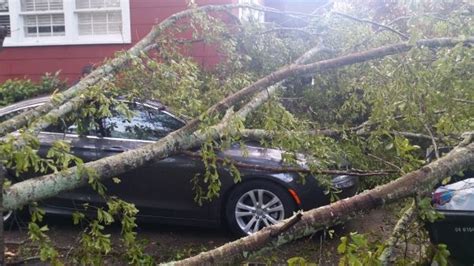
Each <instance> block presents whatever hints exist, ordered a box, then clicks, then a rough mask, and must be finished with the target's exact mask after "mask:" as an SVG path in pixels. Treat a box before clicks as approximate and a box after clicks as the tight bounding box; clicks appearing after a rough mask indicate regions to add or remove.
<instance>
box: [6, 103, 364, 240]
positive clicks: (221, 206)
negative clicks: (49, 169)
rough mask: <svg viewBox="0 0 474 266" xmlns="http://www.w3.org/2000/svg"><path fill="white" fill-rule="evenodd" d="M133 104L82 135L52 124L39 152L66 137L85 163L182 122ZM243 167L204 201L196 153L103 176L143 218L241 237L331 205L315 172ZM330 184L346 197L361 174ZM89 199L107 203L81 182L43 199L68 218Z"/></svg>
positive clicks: (276, 155)
mask: <svg viewBox="0 0 474 266" xmlns="http://www.w3.org/2000/svg"><path fill="white" fill-rule="evenodd" d="M46 101H48V97H43V98H37V99H32V100H27V101H23V102H20V103H16V104H13V105H10V106H8V107H5V108H2V109H0V121H1V120H2V119H3V120H6V119H8V118H9V117H12V116H13V115H16V114H18V113H20V112H23V111H25V110H27V109H31V108H34V107H36V106H39V105H42V104H44V103H45V102H46ZM128 104H129V107H130V109H131V111H133V116H132V117H131V118H130V117H129V118H127V117H126V116H124V115H122V114H120V113H119V112H114V114H113V115H112V116H111V117H108V118H104V119H100V120H97V121H95V122H96V123H97V124H98V125H99V126H98V127H97V128H96V129H93V130H89V131H88V132H87V133H86V134H85V135H84V134H78V132H77V127H75V126H73V125H67V123H66V125H64V123H59V125H53V126H50V127H49V128H47V129H46V130H45V131H44V132H41V133H40V134H39V135H38V137H39V140H40V144H41V148H40V150H39V153H40V154H41V155H45V154H46V152H47V150H48V149H49V148H50V147H51V145H52V144H53V143H54V142H55V141H57V140H65V141H67V142H69V143H70V144H71V150H72V152H73V153H74V154H75V155H77V156H79V157H80V158H82V159H83V160H84V161H86V162H87V161H93V160H97V159H100V158H103V157H107V156H112V155H115V154H118V153H121V152H123V151H127V150H130V149H135V148H138V147H140V146H142V145H146V144H149V143H152V142H154V141H157V140H159V139H161V138H163V137H164V136H166V135H167V134H169V133H170V132H172V131H174V130H177V129H179V128H181V127H182V126H184V125H185V122H184V121H182V120H180V119H179V118H178V117H177V116H175V115H173V114H172V113H170V112H169V111H167V110H166V108H165V107H164V106H163V105H162V104H160V103H158V102H155V101H146V102H145V103H128ZM243 150H244V151H245V152H244V151H243ZM282 154H283V151H282V150H278V149H270V148H263V147H260V146H258V145H256V144H253V145H246V146H245V147H244V149H242V147H240V146H239V145H238V144H235V145H233V146H232V147H230V148H229V149H227V150H225V151H223V152H220V153H219V154H218V156H219V157H228V158H230V159H232V160H235V161H238V162H242V163H246V164H253V165H262V166H275V167H281V166H282ZM239 170H240V174H241V181H240V182H237V183H235V182H234V180H233V178H232V176H231V174H230V171H229V169H228V168H226V167H222V166H220V167H219V168H218V172H219V175H220V178H221V179H220V180H221V183H222V185H221V192H220V197H219V198H218V199H216V200H213V201H211V202H209V203H204V204H203V205H202V206H200V205H199V204H197V203H196V202H195V200H194V195H195V193H194V191H193V185H192V184H191V182H190V180H191V179H192V178H193V177H194V176H196V174H203V173H204V171H205V170H204V165H203V163H202V161H201V160H200V159H199V158H195V157H194V156H190V155H186V154H178V155H175V156H171V157H168V158H166V159H163V160H159V161H155V162H152V163H149V164H147V165H144V166H142V167H140V168H138V169H135V170H132V171H129V172H127V173H124V174H123V175H122V176H121V182H120V183H118V184H116V183H115V182H113V181H112V180H106V181H104V184H105V185H106V187H107V191H108V193H109V194H111V195H116V196H118V197H120V198H121V199H123V200H126V201H128V202H132V203H134V204H135V205H136V207H137V208H138V209H139V214H138V218H139V219H140V220H153V221H159V222H162V223H172V224H185V225H201V226H216V225H219V224H226V225H227V226H228V227H229V228H230V230H232V231H233V232H235V233H237V234H240V235H246V234H252V233H254V232H256V231H258V230H260V229H261V228H263V227H265V226H268V225H272V224H275V223H278V222H279V221H281V220H283V219H284V218H286V217H289V216H291V215H292V214H293V212H294V211H296V210H298V209H303V210H309V209H312V208H315V207H318V206H322V205H325V204H328V203H329V198H328V195H326V193H325V191H324V189H323V188H321V187H320V186H319V185H318V183H317V182H316V180H315V178H313V177H307V178H306V182H305V183H304V184H303V183H302V182H301V176H300V175H299V174H298V173H294V172H279V173H275V172H270V171H264V170H258V169H249V168H242V167H240V168H239ZM333 184H334V186H335V187H336V188H338V189H340V190H341V193H340V194H339V196H340V197H347V196H351V195H354V194H355V193H356V191H357V185H358V179H357V178H356V177H354V176H347V175H340V176H335V177H334V178H333ZM84 203H88V204H90V205H96V206H102V205H103V204H104V202H103V199H102V198H101V197H100V196H99V195H98V194H97V193H96V192H94V191H93V190H92V189H91V188H90V187H82V188H79V189H75V190H72V191H67V192H63V193H61V194H59V195H57V196H56V197H54V198H51V199H48V200H44V201H43V202H41V206H42V207H43V208H44V210H45V211H46V212H48V213H53V214H65V215H67V214H71V212H73V211H74V210H77V209H81V208H82V205H83V204H84ZM5 217H6V216H5ZM6 218H7V217H6Z"/></svg>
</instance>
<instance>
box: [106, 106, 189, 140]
mask: <svg viewBox="0 0 474 266" xmlns="http://www.w3.org/2000/svg"><path fill="white" fill-rule="evenodd" d="M130 109H131V110H132V111H133V112H134V115H133V117H131V118H130V119H128V118H127V117H126V116H124V115H122V114H120V113H118V112H115V111H113V116H112V117H109V118H106V119H105V121H104V131H105V132H104V136H106V137H112V138H124V139H141V140H159V139H161V138H163V137H164V136H166V135H168V134H169V133H171V132H173V131H175V130H177V129H179V128H180V127H182V126H183V124H182V123H181V122H180V121H178V120H177V119H175V118H173V117H171V116H170V115H168V114H166V113H164V112H161V111H158V110H155V109H153V108H148V107H145V106H143V105H140V104H137V105H134V106H131V107H130Z"/></svg>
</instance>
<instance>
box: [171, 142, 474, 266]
mask: <svg viewBox="0 0 474 266" xmlns="http://www.w3.org/2000/svg"><path fill="white" fill-rule="evenodd" d="M472 165H474V143H471V144H469V145H467V146H464V147H458V148H456V149H454V150H452V151H451V152H450V153H448V154H447V155H446V156H444V157H442V158H441V159H439V160H437V161H435V162H433V163H430V164H428V165H426V166H424V167H422V168H421V169H419V170H416V171H413V172H410V173H408V174H406V175H404V176H402V177H400V178H398V179H396V180H394V181H392V182H390V183H388V184H385V185H382V186H378V187H376V188H374V189H372V190H368V191H364V192H363V193H361V194H358V195H356V196H353V197H351V198H347V199H343V200H339V201H337V202H335V203H332V204H330V205H326V206H323V207H320V208H317V209H313V210H310V211H307V212H303V216H302V218H301V221H299V222H298V223H297V224H295V225H293V227H291V228H290V229H289V230H288V231H287V232H285V233H283V234H281V235H279V236H278V237H272V236H271V235H272V232H274V231H278V230H279V228H280V227H281V226H282V225H284V224H285V223H286V222H287V221H288V219H287V220H285V221H284V222H282V223H279V224H276V225H273V226H270V227H266V228H264V229H262V230H261V231H259V232H257V233H255V234H253V235H250V236H247V237H244V238H241V239H239V240H236V241H234V242H230V243H227V244H224V245H223V246H221V247H218V248H216V249H213V250H210V251H207V252H203V253H201V254H198V255H197V256H194V257H191V258H188V259H184V260H181V261H175V262H170V263H168V264H170V265H206V264H215V263H219V262H225V261H229V259H231V258H232V257H234V256H237V255H239V254H243V253H244V252H250V253H252V252H255V251H258V250H262V249H263V250H265V249H266V248H275V247H277V246H281V245H283V244H285V243H288V242H290V241H293V240H295V239H298V238H301V237H304V236H308V235H311V234H313V233H315V232H317V231H319V230H321V229H324V228H327V227H329V226H332V225H336V224H338V223H341V222H344V221H347V220H349V219H350V218H351V217H354V216H356V215H357V213H358V212H359V211H361V210H371V209H374V208H376V207H379V206H382V205H385V204H388V203H391V202H394V201H397V200H400V199H403V198H407V197H410V196H414V195H415V194H425V193H429V192H431V189H432V188H433V187H434V186H435V185H436V184H437V183H439V182H441V180H442V179H443V178H445V177H446V176H451V175H454V174H456V173H458V172H460V171H462V170H464V169H465V168H467V167H469V166H472ZM290 219H291V218H290Z"/></svg>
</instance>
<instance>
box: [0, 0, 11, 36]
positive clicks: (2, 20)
mask: <svg viewBox="0 0 474 266" xmlns="http://www.w3.org/2000/svg"><path fill="white" fill-rule="evenodd" d="M0 27H6V28H7V29H8V35H7V36H10V15H9V14H8V1H5V2H3V1H2V0H0Z"/></svg>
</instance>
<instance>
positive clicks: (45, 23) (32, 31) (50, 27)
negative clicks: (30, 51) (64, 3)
mask: <svg viewBox="0 0 474 266" xmlns="http://www.w3.org/2000/svg"><path fill="white" fill-rule="evenodd" d="M24 23H25V35H26V37H37V36H63V35H64V34H65V32H66V27H65V25H64V15H63V14H53V15H25V16H24Z"/></svg>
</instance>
